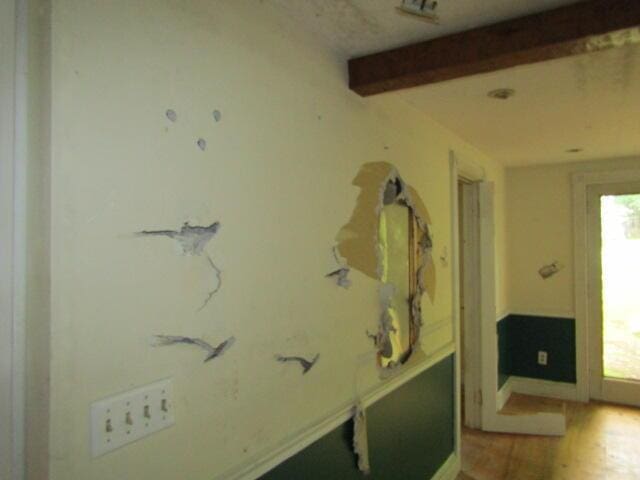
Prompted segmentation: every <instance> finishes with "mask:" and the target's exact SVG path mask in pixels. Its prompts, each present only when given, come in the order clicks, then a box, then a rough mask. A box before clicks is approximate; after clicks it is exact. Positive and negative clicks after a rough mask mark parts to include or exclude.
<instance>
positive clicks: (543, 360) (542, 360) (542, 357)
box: [538, 350, 548, 365]
mask: <svg viewBox="0 0 640 480" xmlns="http://www.w3.org/2000/svg"><path fill="white" fill-rule="evenodd" d="M547 360H548V355H547V352H545V351H544V350H540V351H538V365H547Z"/></svg>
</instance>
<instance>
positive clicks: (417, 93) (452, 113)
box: [394, 45, 640, 166]
mask: <svg viewBox="0 0 640 480" xmlns="http://www.w3.org/2000/svg"><path fill="white" fill-rule="evenodd" d="M501 87H508V88H513V89H514V90H515V91H516V94H515V95H514V96H513V97H512V98H510V99H508V100H496V99H492V98H489V97H488V96H487V92H489V91H490V90H493V89H496V88H501ZM394 95H400V96H401V97H402V98H404V99H405V100H406V101H408V102H409V103H411V104H412V105H414V106H415V107H417V108H418V109H420V110H422V111H424V112H426V113H427V114H428V115H429V116H431V117H432V118H434V119H435V120H436V121H438V122H439V123H441V124H443V125H445V126H446V127H447V128H449V129H450V130H452V131H454V132H456V133H457V134H458V135H460V136H461V137H462V138H464V139H465V140H467V141H468V142H469V143H471V144H473V145H474V146H476V147H477V148H479V149H480V150H481V151H483V152H485V153H487V154H488V155H490V156H491V157H493V158H495V159H496V160H498V161H500V162H501V163H502V164H504V165H508V166H518V165H532V164H540V163H555V162H568V161H578V160H592V159H606V158H612V157H624V156H632V155H638V154H640V45H633V46H626V47H620V48H616V49H612V50H607V51H604V52H598V53H591V54H586V55H580V56H575V57H570V58H564V59H560V60H553V61H550V62H544V63H538V64H534V65H525V66H521V67H516V68H512V69H509V70H502V71H498V72H493V73H489V74H484V75H476V76H473V77H466V78H462V79H458V80H452V81H449V82H443V83H438V84H434V85H429V86H423V87H418V88H413V89H410V90H405V91H401V92H398V93H394ZM573 148H581V149H583V151H582V152H580V153H568V152H567V150H569V149H573Z"/></svg>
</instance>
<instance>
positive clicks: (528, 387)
mask: <svg viewBox="0 0 640 480" xmlns="http://www.w3.org/2000/svg"><path fill="white" fill-rule="evenodd" d="M507 383H509V384H510V388H511V392H514V393H523V394H525V395H534V396H537V397H548V398H557V399H560V400H571V401H573V402H577V401H580V400H579V397H578V388H577V386H576V384H575V383H565V382H553V381H551V380H539V379H537V378H526V377H517V376H512V377H510V378H509V381H508V382H507ZM505 386H506V385H505ZM503 388H504V387H503Z"/></svg>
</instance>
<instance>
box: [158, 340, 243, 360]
mask: <svg viewBox="0 0 640 480" xmlns="http://www.w3.org/2000/svg"><path fill="white" fill-rule="evenodd" d="M235 341H236V339H235V337H229V338H227V339H226V340H225V341H224V342H222V343H220V344H218V345H217V346H215V347H214V346H212V345H211V344H210V343H209V342H206V341H205V340H202V339H201V338H192V337H182V336H178V335H155V336H154V342H153V346H155V347H164V346H168V345H177V344H186V345H194V346H196V347H200V348H201V349H202V350H204V351H205V352H207V356H206V357H205V359H204V363H206V362H209V361H211V360H213V359H214V358H217V357H219V356H221V355H223V354H224V353H225V352H226V351H227V350H229V348H231V347H232V346H233V344H234V343H235Z"/></svg>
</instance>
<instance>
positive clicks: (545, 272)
mask: <svg viewBox="0 0 640 480" xmlns="http://www.w3.org/2000/svg"><path fill="white" fill-rule="evenodd" d="M563 268H564V265H562V264H561V263H560V262H559V261H557V260H555V261H554V262H553V263H550V264H549V265H543V266H542V267H541V268H540V270H538V274H539V275H540V276H541V277H542V278H543V279H544V280H546V279H548V278H551V277H553V276H554V275H555V274H556V273H558V272H559V271H560V270H562V269H563Z"/></svg>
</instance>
